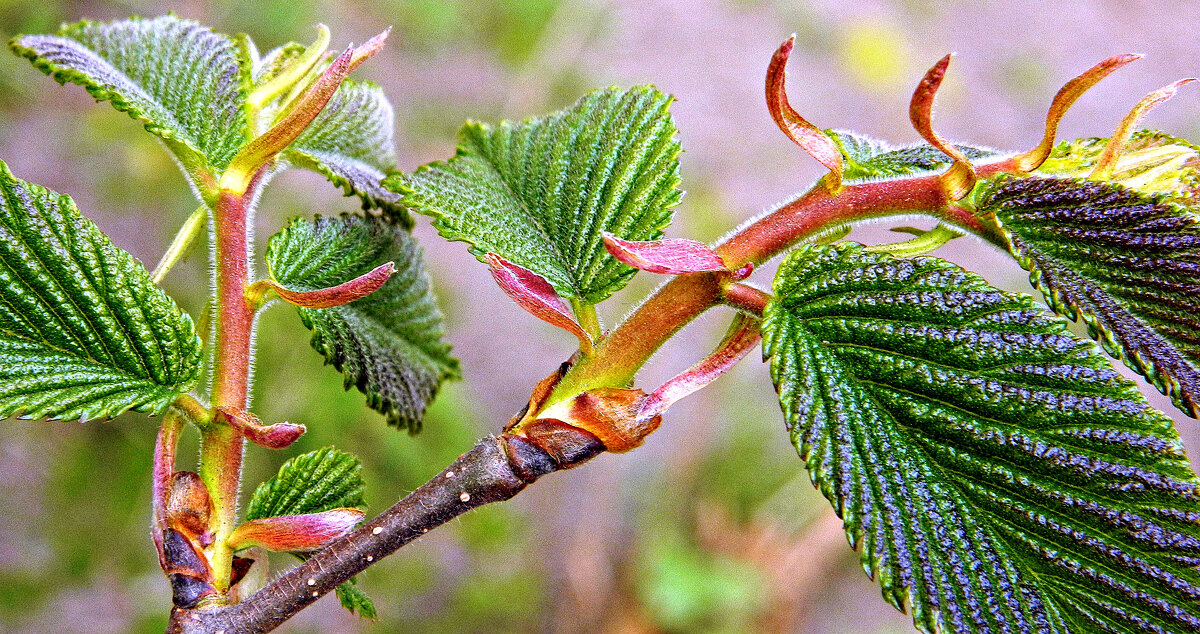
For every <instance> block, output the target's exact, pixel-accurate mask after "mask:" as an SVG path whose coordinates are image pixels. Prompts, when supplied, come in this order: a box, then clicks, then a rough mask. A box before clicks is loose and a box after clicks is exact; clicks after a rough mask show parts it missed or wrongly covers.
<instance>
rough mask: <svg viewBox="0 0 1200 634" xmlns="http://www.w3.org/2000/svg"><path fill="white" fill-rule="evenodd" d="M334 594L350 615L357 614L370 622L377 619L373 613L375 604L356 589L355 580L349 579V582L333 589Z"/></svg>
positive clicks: (356, 582)
mask: <svg viewBox="0 0 1200 634" xmlns="http://www.w3.org/2000/svg"><path fill="white" fill-rule="evenodd" d="M334 592H336V593H337V598H338V601H339V602H340V603H341V604H342V607H343V608H346V609H347V610H349V611H350V614H357V615H358V616H360V617H362V618H364V619H368V620H371V621H374V620H375V619H376V618H378V617H379V615H378V613H376V612H375V602H374V601H372V600H371V597H368V596H367V594H366V593H365V592H363V591H362V590H360V589H359V588H358V580H357V578H355V577H351V578H350V580H349V581H347V582H346V583H343V584H342V585H340V586H338V587H337V588H335V589H334Z"/></svg>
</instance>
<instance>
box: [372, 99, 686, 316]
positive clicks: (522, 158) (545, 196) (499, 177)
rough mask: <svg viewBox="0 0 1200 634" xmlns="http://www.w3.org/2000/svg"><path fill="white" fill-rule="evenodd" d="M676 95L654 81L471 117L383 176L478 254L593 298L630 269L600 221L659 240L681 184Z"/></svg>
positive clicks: (629, 235)
mask: <svg viewBox="0 0 1200 634" xmlns="http://www.w3.org/2000/svg"><path fill="white" fill-rule="evenodd" d="M672 100H673V98H672V97H670V96H668V95H666V94H663V93H661V92H659V91H658V90H656V89H654V88H653V87H651V86H639V87H635V88H632V89H629V90H619V89H616V88H609V89H606V90H597V91H593V92H590V93H588V94H587V95H585V96H584V97H583V98H582V99H580V100H579V101H578V102H577V103H576V104H575V105H574V106H572V107H570V108H568V109H566V110H562V111H560V112H558V113H555V114H552V115H550V116H548V117H542V118H534V119H528V120H526V121H524V122H522V123H512V122H508V121H506V122H503V123H501V124H500V125H496V126H492V125H486V124H481V123H475V122H471V123H468V124H467V125H466V126H465V127H464V128H463V129H462V131H461V132H460V133H459V146H458V153H457V154H456V155H455V157H454V158H452V159H450V160H449V161H444V162H436V163H431V164H429V165H425V166H423V167H421V168H420V169H418V170H417V171H416V172H414V173H411V174H402V175H396V176H394V177H391V178H390V179H389V180H388V181H387V183H386V184H387V186H388V187H389V188H391V189H394V190H396V191H399V192H401V193H402V194H404V200H403V202H404V204H405V205H407V206H408V207H409V208H410V209H412V210H414V211H418V212H420V213H423V214H426V215H429V216H432V217H433V218H434V223H433V224H434V226H435V227H436V228H437V230H438V231H439V232H440V233H441V234H442V236H443V237H444V238H446V239H448V240H461V241H463V242H467V243H468V244H470V245H471V252H472V253H474V254H475V255H476V256H477V257H479V258H480V261H483V258H484V255H485V254H486V253H488V252H491V253H496V254H499V255H500V256H502V257H504V259H506V260H508V261H510V262H513V263H515V264H518V265H520V266H522V267H525V268H527V269H529V270H531V271H533V272H534V273H537V274H538V275H540V276H542V277H544V278H546V280H547V281H549V282H550V284H551V285H553V286H554V289H555V290H556V291H557V292H558V294H559V295H561V296H563V297H566V298H577V299H580V300H582V301H584V302H586V303H589V304H596V303H599V302H600V301H603V300H604V299H606V298H607V297H608V296H609V295H611V294H612V293H614V292H616V291H617V290H619V289H621V288H622V287H623V286H624V285H625V284H626V283H627V282H628V281H629V278H630V277H631V276H633V274H634V273H635V272H636V270H635V269H634V268H632V267H630V266H628V265H625V264H622V263H620V262H618V261H617V260H616V259H615V258H613V257H612V256H610V255H609V254H608V252H607V250H606V249H605V248H604V242H603V234H604V232H605V231H607V232H609V233H612V234H613V235H615V236H617V237H618V238H622V239H625V240H634V241H640V240H655V239H657V238H659V237H661V235H662V230H663V229H664V228H665V227H666V226H667V225H668V224H670V222H671V214H672V211H671V209H672V208H673V207H675V206H676V205H677V204H679V200H680V198H681V196H682V194H681V192H680V191H679V190H678V189H677V185H678V184H679V160H678V158H679V152H680V147H679V143H678V141H676V140H675V133H676V130H675V124H674V122H673V120H672V119H671V115H670V113H669V112H668V111H667V110H668V107H669V106H670V105H671V102H672Z"/></svg>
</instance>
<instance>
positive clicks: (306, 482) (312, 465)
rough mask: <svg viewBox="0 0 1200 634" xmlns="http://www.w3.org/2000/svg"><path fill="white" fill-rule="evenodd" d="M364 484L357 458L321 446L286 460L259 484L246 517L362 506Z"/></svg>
mask: <svg viewBox="0 0 1200 634" xmlns="http://www.w3.org/2000/svg"><path fill="white" fill-rule="evenodd" d="M365 488H366V485H364V484H363V479H362V463H360V462H359V460H358V458H356V457H354V456H353V455H351V454H348V453H346V452H344V451H341V450H339V449H335V448H333V447H324V448H322V449H318V450H316V451H310V452H309V453H306V454H303V455H299V456H296V457H295V458H292V459H290V460H288V461H287V462H285V463H283V466H282V467H280V468H279V473H277V474H275V475H274V476H272V477H271V479H270V480H267V481H266V482H264V483H262V484H260V485H258V489H256V490H255V491H254V495H253V496H252V497H251V498H250V504H249V505H248V506H247V507H246V521H251V520H258V519H263V518H267V517H281V516H285V515H304V514H306V513H321V512H323V511H329V510H332V509H338V508H358V507H363V506H365V505H364V504H363V491H364V490H365Z"/></svg>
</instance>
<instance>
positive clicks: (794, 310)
mask: <svg viewBox="0 0 1200 634" xmlns="http://www.w3.org/2000/svg"><path fill="white" fill-rule="evenodd" d="M775 293H776V299H775V300H773V301H772V302H771V303H770V305H769V306H768V308H767V311H766V317H765V321H764V324H763V345H764V353H765V355H766V356H767V357H769V358H770V362H771V373H772V377H773V378H774V380H775V383H776V386H777V389H778V391H779V394H780V403H781V405H782V407H783V410H784V414H785V418H786V421H787V424H788V427H789V429H790V430H791V434H792V438H793V440H794V441H795V443H796V446H797V448H798V449H799V451H800V454H801V456H802V458H803V459H804V460H805V462H806V465H807V467H808V469H809V472H810V475H811V477H812V479H813V482H814V483H815V484H816V486H817V487H818V488H819V489H820V490H821V491H822V493H823V494H824V495H825V496H826V497H827V498H828V499H829V500H830V501H831V502H832V503H833V505H834V508H835V509H836V510H837V512H838V514H839V515H840V516H841V517H842V518H843V519H844V521H845V527H846V532H847V534H848V536H849V537H850V540H851V542H852V543H853V544H855V546H856V547H858V546H861V549H862V562H863V566H864V568H865V569H866V570H867V572H868V574H870V575H872V576H873V577H874V578H875V579H876V580H877V581H878V582H879V583H880V585H881V586H882V589H883V594H884V597H885V598H886V599H887V600H888V601H889V602H890V603H891V604H893V605H895V606H897V607H899V608H901V609H904V608H905V607H907V608H908V609H911V610H912V614H913V620H914V623H915V624H916V625H917V626H918V627H919V628H920V629H922V630H925V631H950V632H1068V631H1070V632H1153V631H1158V632H1183V631H1194V630H1196V628H1198V627H1200V572H1198V571H1197V570H1196V568H1195V566H1196V564H1197V563H1200V524H1198V522H1200V507H1198V506H1197V487H1198V486H1200V482H1198V481H1197V479H1196V477H1195V475H1194V474H1193V473H1192V471H1191V469H1190V467H1189V466H1188V462H1187V459H1186V457H1185V456H1184V454H1183V448H1182V445H1181V444H1180V442H1179V439H1178V436H1177V435H1176V433H1175V431H1174V428H1173V427H1172V425H1171V421H1170V420H1169V419H1167V418H1166V417H1165V416H1163V415H1162V414H1161V413H1160V412H1157V411H1156V410H1154V409H1152V408H1150V407H1149V406H1148V405H1147V404H1146V402H1145V399H1144V398H1143V397H1142V396H1141V395H1140V394H1139V393H1138V391H1137V390H1136V388H1135V386H1134V385H1133V384H1132V383H1131V382H1129V381H1127V380H1125V379H1123V378H1122V377H1121V376H1120V375H1119V374H1117V373H1116V372H1115V371H1114V370H1113V369H1112V368H1111V366H1110V365H1109V363H1108V361H1107V360H1106V359H1105V358H1104V357H1103V355H1101V354H1100V352H1099V351H1098V350H1096V348H1095V346H1093V345H1092V344H1090V343H1086V342H1081V341H1079V340H1078V339H1076V338H1074V336H1073V335H1071V334H1070V333H1069V331H1068V330H1067V329H1066V327H1065V323H1064V322H1063V321H1061V320H1060V319H1059V318H1057V317H1054V316H1053V315H1051V314H1049V313H1047V312H1045V311H1044V310H1042V309H1040V308H1037V307H1036V305H1035V304H1034V303H1033V302H1032V301H1031V300H1030V299H1029V298H1027V297H1024V296H1014V295H1011V294H1007V293H1002V292H1000V291H997V290H995V289H993V288H991V287H989V286H987V285H986V284H985V283H984V282H983V281H982V280H981V279H980V278H979V277H977V276H975V275H973V274H969V273H966V272H964V271H962V270H961V269H958V268H957V267H954V266H953V265H950V264H948V263H946V262H944V261H941V260H938V259H935V258H918V259H913V260H894V259H891V258H890V257H888V256H884V255H882V254H870V253H866V252H864V251H863V250H862V248H861V247H860V246H859V245H856V244H840V245H836V246H831V247H821V246H809V247H805V248H803V249H801V250H800V251H798V252H796V253H795V254H793V255H792V256H791V257H789V258H788V260H787V261H786V262H785V263H784V264H783V265H782V266H781V268H780V270H779V273H778V276H777V277H776V281H775Z"/></svg>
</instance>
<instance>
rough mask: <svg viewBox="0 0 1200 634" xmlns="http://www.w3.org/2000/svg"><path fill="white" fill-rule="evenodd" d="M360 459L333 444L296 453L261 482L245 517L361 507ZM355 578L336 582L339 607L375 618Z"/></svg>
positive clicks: (254, 517) (368, 598)
mask: <svg viewBox="0 0 1200 634" xmlns="http://www.w3.org/2000/svg"><path fill="white" fill-rule="evenodd" d="M365 489H366V484H364V483H363V479H362V463H361V462H359V460H358V458H356V457H354V456H353V455H352V454H349V453H346V452H344V451H341V450H339V449H335V448H333V447H325V448H322V449H318V450H316V451H311V452H309V453H306V454H303V455H300V456H296V457H295V458H292V459H290V460H288V461H287V462H285V463H283V466H282V467H280V468H279V473H277V474H275V476H274V477H272V478H271V479H270V480H267V481H266V482H264V483H262V484H260V485H259V486H258V489H256V490H255V491H254V495H253V496H252V497H251V498H250V504H249V506H247V507H246V521H252V520H258V519H264V518H267V517H279V516H282V515H303V514H306V513H321V512H323V511H329V510H333V509H337V508H362V507H364V506H366V504H365V503H364V502H363V491H364V490H365ZM301 558H302V559H303V557H301ZM356 583H357V582H356V580H355V579H353V578H352V579H350V580H349V581H347V582H345V583H343V584H341V585H339V586H338V587H337V589H336V590H335V592H336V593H337V597H338V601H340V602H341V604H342V607H344V608H346V609H347V610H349V611H350V612H351V613H357V614H358V615H359V616H361V617H363V618H366V619H374V618H375V616H376V613H375V604H374V603H373V602H372V601H371V598H370V597H368V596H367V595H366V593H364V592H363V591H362V590H359V589H358V586H357V585H356Z"/></svg>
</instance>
